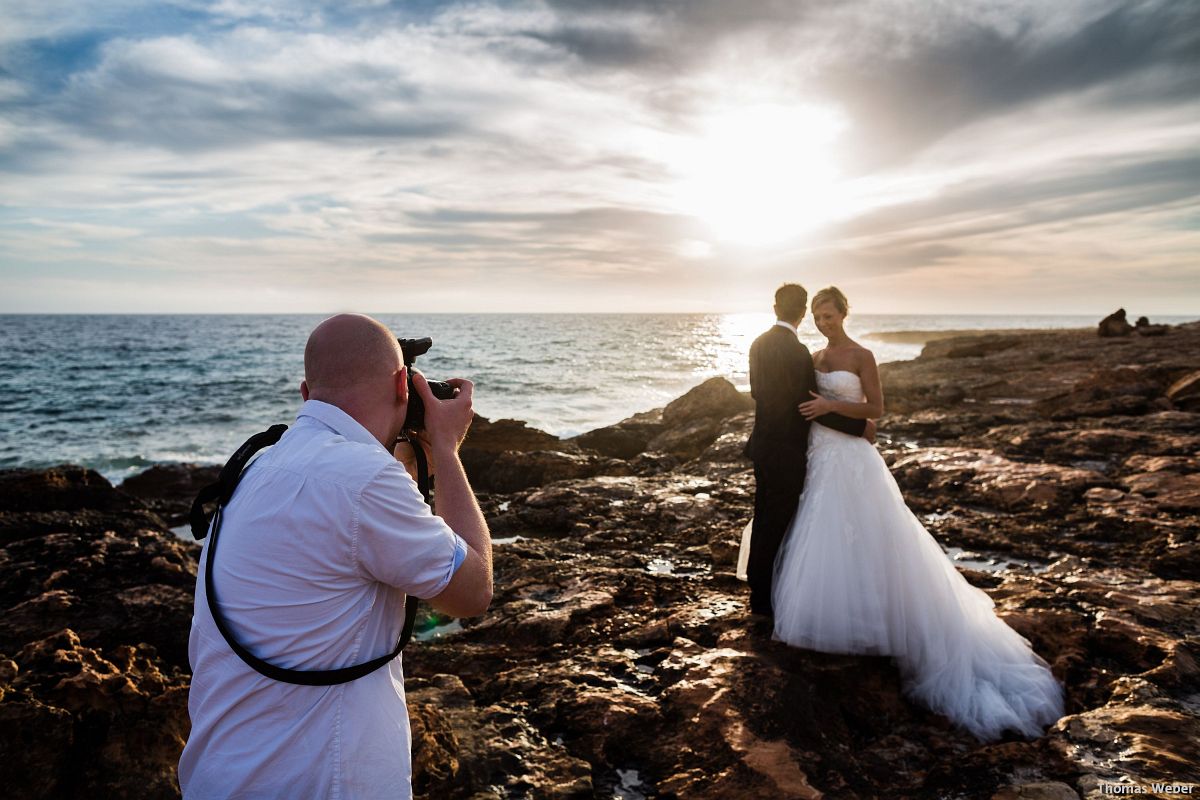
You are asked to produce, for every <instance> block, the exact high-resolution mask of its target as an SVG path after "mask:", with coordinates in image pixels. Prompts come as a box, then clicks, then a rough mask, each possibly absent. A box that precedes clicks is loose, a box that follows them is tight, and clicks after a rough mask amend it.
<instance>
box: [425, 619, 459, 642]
mask: <svg viewBox="0 0 1200 800" xmlns="http://www.w3.org/2000/svg"><path fill="white" fill-rule="evenodd" d="M462 629H463V626H462V623H461V622H459V621H458V620H457V619H452V620H450V621H449V622H443V623H441V624H439V625H434V626H433V627H431V628H426V629H425V630H421V631H413V638H414V639H416V640H417V641H418V642H434V641H438V640H439V639H444V638H446V637H447V636H453V635H454V634H456V633H459V632H461V631H462Z"/></svg>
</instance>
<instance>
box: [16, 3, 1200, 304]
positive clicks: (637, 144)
mask: <svg viewBox="0 0 1200 800" xmlns="http://www.w3.org/2000/svg"><path fill="white" fill-rule="evenodd" d="M784 281H794V282H800V283H802V284H804V285H805V286H807V287H809V289H810V291H814V290H816V289H818V288H821V287H823V286H826V285H830V284H836V285H837V286H839V287H840V288H842V289H843V291H845V293H846V294H847V295H848V296H849V298H850V302H851V305H852V307H853V308H854V309H856V310H858V311H864V312H868V313H934V314H936V313H1005V314H1008V313H1021V314H1038V313H1050V314H1066V313H1078V314H1095V315H1098V316H1102V315H1104V314H1107V313H1108V312H1110V311H1112V310H1113V309H1114V308H1116V307H1117V306H1124V307H1126V308H1128V309H1129V311H1130V313H1131V314H1133V315H1135V316H1136V315H1140V314H1148V315H1151V316H1153V315H1154V314H1192V313H1196V315H1197V316H1200V3H1196V2H1192V1H1191V0H1179V1H1178V2H1108V1H1107V0H1054V2H1045V1H1044V0H1033V1H1032V2H1022V0H991V1H990V2H980V1H979V0H957V1H947V2H939V1H937V0H927V1H923V2H905V1H904V0H893V1H891V2H882V1H878V0H828V1H824V0H810V1H809V2H803V3H801V2H787V1H786V0H739V2H736V3H734V2H726V0H691V1H687V2H685V1H684V0H663V2H641V1H639V0H615V1H614V2H607V3H597V2H585V0H547V1H546V2H529V3H500V4H497V3H488V2H465V3H460V2H450V3H439V2H426V1H422V2H412V3H388V2H374V1H373V0H337V2H321V1H320V0H260V1H259V2H250V0H218V1H217V2H202V1H201V0H175V1H174V2H139V1H138V0H106V2H104V3H90V2H83V1H82V0H80V2H60V1H59V0H0V285H2V291H0V313H9V312H331V311H337V310H346V309H357V310H365V311H380V312H383V311H387V312H402V311H420V312H433V311H442V312H451V313H452V312H456V311H471V312H479V311H520V312H572V313H577V312H602V311H664V312H665V311H714V312H727V311H729V312H732V311H750V310H767V309H769V306H770V299H771V294H772V292H773V291H774V289H775V287H776V286H778V285H779V284H780V283H782V282H784Z"/></svg>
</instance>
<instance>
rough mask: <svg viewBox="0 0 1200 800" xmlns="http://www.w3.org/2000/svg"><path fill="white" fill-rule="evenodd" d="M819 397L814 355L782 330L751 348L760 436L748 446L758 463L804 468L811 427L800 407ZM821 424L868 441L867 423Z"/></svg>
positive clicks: (825, 420) (834, 419) (833, 420)
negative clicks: (788, 463) (815, 394)
mask: <svg viewBox="0 0 1200 800" xmlns="http://www.w3.org/2000/svg"><path fill="white" fill-rule="evenodd" d="M810 391H813V392H815V391H817V375H816V371H815V369H814V368H813V360H812V354H811V353H809V352H808V348H807V347H805V346H804V344H803V343H802V342H801V341H800V340H799V339H798V338H796V335H795V334H794V333H792V332H791V331H790V330H788V329H787V328H785V327H783V326H782V325H774V326H772V328H771V329H770V330H769V331H767V332H766V333H764V334H763V335H761V336H759V337H758V338H757V339H755V340H754V344H752V345H751V346H750V394H751V395H753V397H754V430H753V432H752V433H751V434H750V440H749V441H748V442H746V450H745V452H746V456H747V457H748V458H750V459H751V460H753V461H768V460H775V459H787V460H792V461H799V462H800V464H801V465H803V463H804V461H805V460H806V458H807V455H808V428H809V425H811V424H812V423H810V422H809V421H808V420H806V419H805V418H804V416H803V415H802V414H801V413H800V410H799V408H798V406H799V405H800V404H801V403H803V402H806V401H808V400H811V399H812V396H811V395H810V394H809V392H810ZM815 421H816V422H819V423H821V424H822V425H824V426H826V427H827V428H833V429H834V430H837V431H841V432H842V433H848V434H850V435H851V436H862V435H863V431H865V430H866V429H867V422H866V420H862V419H851V418H849V417H844V416H842V415H841V414H825V415H824V416H821V417H817V419H816V420H815Z"/></svg>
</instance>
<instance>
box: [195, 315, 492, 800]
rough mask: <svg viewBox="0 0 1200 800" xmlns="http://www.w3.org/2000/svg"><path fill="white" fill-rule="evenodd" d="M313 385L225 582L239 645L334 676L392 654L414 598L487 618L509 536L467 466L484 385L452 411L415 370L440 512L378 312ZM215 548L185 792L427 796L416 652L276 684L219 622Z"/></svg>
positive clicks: (242, 523) (463, 393) (264, 468)
mask: <svg viewBox="0 0 1200 800" xmlns="http://www.w3.org/2000/svg"><path fill="white" fill-rule="evenodd" d="M304 373H305V378H304V381H303V382H302V383H301V386H300V392H301V395H302V396H303V398H304V401H305V402H304V405H303V406H302V407H301V409H300V412H299V414H298V415H297V418H296V423H295V424H294V425H293V426H292V428H291V429H290V430H288V431H287V433H285V434H284V436H283V438H282V439H281V440H280V441H279V443H278V444H276V445H275V446H273V447H271V448H269V449H268V450H266V451H265V452H264V453H263V454H262V455H261V456H259V458H258V459H257V460H255V461H254V462H252V463H251V464H250V466H249V467H248V468H247V469H246V471H245V474H244V476H243V478H242V481H241V483H240V484H239V486H238V488H237V491H236V492H235V493H234V495H233V498H232V500H231V501H230V502H229V503H228V505H227V506H226V508H225V509H224V511H223V517H224V519H225V521H224V523H223V526H222V528H221V534H220V538H221V547H220V551H219V555H218V557H217V558H216V560H215V561H214V562H213V565H212V569H213V586H214V591H215V592H216V595H217V597H219V602H220V605H219V608H220V613H221V616H222V618H223V619H224V620H225V622H226V623H227V625H228V627H229V628H230V629H231V630H232V632H233V633H234V635H235V638H236V641H237V642H238V643H239V644H240V645H242V646H243V647H245V648H246V649H248V650H249V651H250V652H251V653H253V654H254V655H255V656H257V657H258V658H261V659H263V660H265V661H268V662H270V663H272V664H274V665H277V666H280V667H285V668H288V669H294V670H329V669H337V668H342V667H348V666H352V665H355V664H359V663H361V662H364V661H368V660H370V659H373V658H376V657H378V656H380V655H382V654H386V653H388V652H390V651H391V650H392V648H393V646H394V644H395V642H396V639H397V636H398V634H399V631H400V629H401V626H402V624H403V621H404V605H405V599H406V595H407V594H413V595H415V596H417V597H420V598H422V599H426V600H428V601H429V603H430V604H431V605H432V606H433V607H434V608H435V609H437V610H438V611H441V612H443V613H446V614H449V615H452V616H455V617H470V616H476V615H479V614H482V613H483V612H484V611H486V609H487V607H488V605H489V603H490V602H491V597H492V551H491V538H490V536H489V533H488V530H487V524H486V523H485V522H484V519H483V514H482V513H481V512H480V510H479V505H478V504H477V503H476V501H475V497H474V495H473V494H472V492H471V487H470V485H469V484H468V482H467V477H466V473H465V472H464V470H463V467H462V463H461V462H460V461H459V458H458V447H459V445H460V444H461V442H462V440H463V438H464V436H465V435H466V432H467V428H468V427H469V426H470V424H471V419H472V410H471V395H472V386H471V383H470V382H469V381H465V380H451V381H449V383H450V385H451V386H453V387H455V388H456V389H457V393H456V396H455V397H454V398H453V399H450V400H445V401H439V400H437V399H436V398H435V397H434V396H433V394H432V392H431V391H430V389H429V387H428V385H427V384H426V382H425V379H424V378H423V377H421V376H420V375H419V374H414V375H413V385H414V387H415V389H416V391H417V392H418V393H420V395H421V397H422V399H423V401H424V405H425V426H424V431H423V434H422V437H423V439H424V440H425V441H426V442H427V447H428V452H429V455H430V457H431V461H432V462H433V463H436V465H437V468H438V469H437V472H438V477H437V492H436V509H435V510H436V515H435V514H434V513H432V512H431V511H430V509H429V508H428V506H426V505H425V503H424V501H423V500H422V498H421V495H420V492H419V491H418V489H417V486H416V483H415V482H414V480H413V478H412V476H410V474H409V473H408V471H406V469H405V467H404V466H403V465H402V464H401V463H400V462H398V461H397V460H396V458H395V457H394V456H393V454H392V448H393V446H394V445H395V442H396V438H397V437H398V436H399V435H400V433H401V430H402V428H403V425H404V421H405V417H406V414H407V411H408V402H409V388H408V375H407V370H406V369H405V367H404V365H403V360H402V355H401V351H400V347H399V345H398V343H397V341H396V338H395V337H394V336H393V335H392V333H391V331H389V330H388V329H387V328H386V327H385V326H384V325H382V324H381V323H379V322H377V321H375V320H373V319H371V318H369V317H365V316H361V315H354V314H340V315H338V316H335V317H331V318H330V319H327V320H325V321H324V322H322V323H321V324H320V325H319V326H317V328H316V329H315V330H314V331H313V332H312V334H311V336H310V337H309V340H308V345H307V346H306V348H305V351H304ZM398 452H399V451H398ZM210 544H211V537H210V540H209V541H206V542H205V545H204V548H203V551H202V553H201V558H200V578H199V580H198V581H197V586H196V601H195V610H194V615H193V619H192V631H191V639H190V644H189V656H190V661H191V664H192V670H193V678H192V687H191V692H190V695H189V700H188V709H189V712H190V714H191V718H192V730H191V734H190V736H189V738H188V742H187V746H186V747H185V749H184V752H183V755H182V757H181V758H180V762H179V780H180V785H181V788H182V790H183V793H184V796H185V797H188V798H224V797H237V798H295V797H337V798H345V800H350V799H351V798H376V797H397V798H408V797H410V796H411V787H410V781H411V766H410V740H409V730H408V714H407V709H406V707H405V701H404V675H403V671H402V663H401V658H400V657H397V658H395V659H394V660H392V661H390V662H389V663H388V664H387V665H386V666H384V667H383V668H380V669H377V670H375V671H374V672H371V673H369V674H367V675H366V676H364V677H362V678H359V679H357V680H353V681H350V682H348V683H343V684H338V685H333V686H304V685H297V684H292V683H284V682H280V681H275V680H272V679H270V678H267V677H265V676H263V675H261V674H259V673H258V672H256V671H255V670H254V669H252V668H251V667H250V666H248V665H247V664H246V663H244V662H243V661H242V660H241V658H239V657H238V655H237V654H236V653H234V652H233V651H232V650H231V649H230V647H229V645H228V644H227V643H226V641H225V639H224V638H223V637H222V635H221V633H220V632H219V631H218V630H217V628H216V626H215V623H214V621H213V618H212V614H211V612H210V610H209V606H208V601H207V596H206V594H205V582H204V569H205V566H206V562H207V559H208V556H209V547H210Z"/></svg>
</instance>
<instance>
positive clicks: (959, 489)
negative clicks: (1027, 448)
mask: <svg viewBox="0 0 1200 800" xmlns="http://www.w3.org/2000/svg"><path fill="white" fill-rule="evenodd" d="M893 472H894V474H895V475H896V478H897V480H898V481H900V482H901V484H902V485H903V486H904V487H905V488H907V489H912V490H914V491H919V492H946V493H947V495H948V496H949V497H954V498H956V499H957V500H959V501H962V500H966V501H970V502H976V503H981V504H984V505H989V506H993V507H997V508H1004V509H1015V508H1026V507H1028V506H1039V507H1042V508H1064V507H1066V506H1067V505H1069V504H1070V503H1072V502H1074V501H1075V500H1076V499H1077V498H1079V497H1081V496H1082V495H1083V493H1084V491H1086V490H1087V489H1089V488H1091V487H1093V486H1102V485H1105V484H1107V483H1108V479H1107V478H1105V476H1104V475H1102V474H1100V473H1098V472H1095V471H1093V470H1086V469H1075V468H1071V467H1061V466H1057V465H1053V464H1026V463H1019V462H1014V461H1010V460H1008V459H1006V458H1004V457H1003V456H999V455H997V454H995V453H992V452H988V451H983V450H960V449H953V448H927V449H925V450H921V451H919V452H917V453H915V454H913V455H911V456H907V457H905V458H902V459H900V460H898V461H897V462H896V463H895V465H894V466H893Z"/></svg>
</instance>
